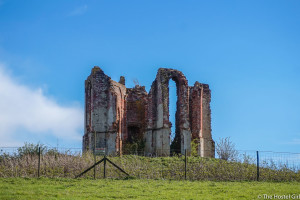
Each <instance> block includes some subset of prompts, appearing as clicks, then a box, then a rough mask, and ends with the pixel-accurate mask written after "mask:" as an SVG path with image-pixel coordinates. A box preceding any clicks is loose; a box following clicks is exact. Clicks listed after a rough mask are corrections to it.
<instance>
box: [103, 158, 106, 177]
mask: <svg viewBox="0 0 300 200" xmlns="http://www.w3.org/2000/svg"><path fill="white" fill-rule="evenodd" d="M103 178H106V155H104V166H103Z"/></svg>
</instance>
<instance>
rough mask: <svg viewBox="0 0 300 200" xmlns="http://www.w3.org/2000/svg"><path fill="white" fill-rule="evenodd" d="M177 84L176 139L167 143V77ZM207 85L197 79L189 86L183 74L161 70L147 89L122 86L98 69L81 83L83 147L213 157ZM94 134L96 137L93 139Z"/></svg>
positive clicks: (111, 152) (168, 136)
mask: <svg viewBox="0 0 300 200" xmlns="http://www.w3.org/2000/svg"><path fill="white" fill-rule="evenodd" d="M170 79H172V80H173V81H175V83H176V88H177V104H176V107H177V109H176V114H175V119H176V123H175V126H176V128H175V137H174V139H173V141H171V137H170V135H171V126H172V124H171V122H170V121H169V80H170ZM210 100H211V95H210V89H209V86H208V85H207V84H202V83H199V82H196V83H195V84H194V86H188V81H187V79H186V78H185V76H184V75H183V73H182V72H180V71H177V70H174V69H166V68H160V69H159V70H158V72H157V75H156V79H155V80H154V81H153V83H152V86H151V89H150V91H149V93H147V92H146V90H145V87H144V86H139V85H136V86H135V87H134V88H126V86H125V78H124V77H123V76H121V77H120V81H119V82H116V81H113V80H111V78H110V77H109V76H107V75H105V74H104V72H103V71H102V70H101V69H100V68H99V67H94V68H93V69H92V72H91V75H90V76H89V77H88V78H87V80H86V81H85V125H84V127H85V129H84V136H83V150H84V151H86V150H93V149H94V146H95V145H96V148H97V149H104V150H105V151H106V153H107V154H122V153H128V152H130V151H133V150H135V151H139V153H140V152H143V154H144V155H159V156H165V155H170V154H172V153H182V154H183V153H184V152H185V150H187V153H188V154H190V153H191V152H192V151H193V152H195V151H197V152H198V155H200V156H202V157H214V156H215V143H214V141H213V139H212V135H211V110H210ZM95 136H96V141H95Z"/></svg>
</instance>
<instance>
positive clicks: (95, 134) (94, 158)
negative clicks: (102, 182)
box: [94, 131, 96, 179]
mask: <svg viewBox="0 0 300 200" xmlns="http://www.w3.org/2000/svg"><path fill="white" fill-rule="evenodd" d="M94 165H95V167H94V179H96V131H95V133H94Z"/></svg>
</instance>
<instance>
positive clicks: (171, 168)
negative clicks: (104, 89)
mask: <svg viewBox="0 0 300 200" xmlns="http://www.w3.org/2000/svg"><path fill="white" fill-rule="evenodd" d="M0 158H1V159H0V177H37V174H38V155H30V154H27V155H23V156H18V155H16V156H8V155H4V156H3V155H2V156H0ZM102 158H103V157H101V156H97V161H99V160H100V159H102ZM108 158H109V159H110V160H111V161H113V162H114V163H116V164H117V165H118V166H120V167H121V168H122V169H124V170H125V171H126V172H127V173H128V174H130V175H131V176H132V177H135V178H140V179H170V180H183V179H184V177H185V167H184V165H185V162H184V159H185V158H184V156H180V155H178V156H173V157H144V156H137V155H123V156H121V157H108ZM187 159H188V161H187V174H186V175H187V179H188V180H212V181H254V180H256V177H257V174H256V173H257V168H256V165H255V164H253V162H252V161H251V160H249V158H248V157H247V156H246V155H245V157H244V160H243V161H240V162H237V161H232V162H229V161H225V160H222V159H214V158H201V157H197V156H190V157H188V158H187ZM93 164H94V156H93V154H91V153H90V152H87V153H85V154H83V155H80V154H77V155H76V154H73V155H70V152H66V153H55V152H54V153H51V154H50V153H45V154H42V155H41V165H40V176H42V177H51V178H53V177H69V178H74V177H75V176H76V175H78V174H80V173H81V172H82V171H84V170H85V169H87V168H88V167H90V166H92V165H93ZM93 171H94V170H90V171H89V172H88V173H86V174H85V175H83V177H84V178H92V177H93ZM96 177H97V178H102V177H103V163H101V164H100V165H98V166H97V167H96ZM106 177H108V178H121V179H122V178H125V175H124V174H123V173H122V172H120V171H119V170H117V169H116V168H115V167H113V166H112V165H111V164H110V163H107V166H106ZM260 180H261V181H300V171H299V170H298V171H297V170H296V169H290V168H288V167H287V166H285V165H274V163H273V164H272V163H263V165H262V166H261V167H260Z"/></svg>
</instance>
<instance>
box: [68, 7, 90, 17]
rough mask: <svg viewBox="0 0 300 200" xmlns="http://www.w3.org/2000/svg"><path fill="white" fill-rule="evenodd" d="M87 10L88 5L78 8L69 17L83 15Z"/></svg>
mask: <svg viewBox="0 0 300 200" xmlns="http://www.w3.org/2000/svg"><path fill="white" fill-rule="evenodd" d="M87 9H88V6H87V5H83V6H80V7H77V8H75V9H74V10H72V11H71V12H70V13H69V16H76V15H83V14H84V13H86V11H87Z"/></svg>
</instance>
